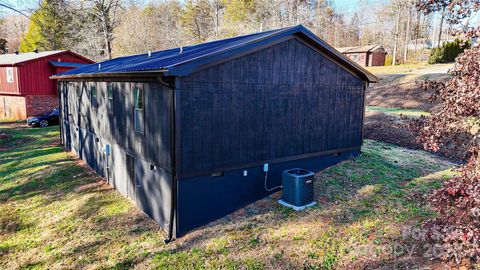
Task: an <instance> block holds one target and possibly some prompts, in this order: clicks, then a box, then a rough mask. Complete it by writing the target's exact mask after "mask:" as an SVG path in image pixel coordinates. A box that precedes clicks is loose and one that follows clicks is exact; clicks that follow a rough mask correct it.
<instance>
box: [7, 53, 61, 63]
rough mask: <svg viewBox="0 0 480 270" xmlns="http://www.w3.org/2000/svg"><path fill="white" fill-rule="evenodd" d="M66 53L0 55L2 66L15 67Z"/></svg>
mask: <svg viewBox="0 0 480 270" xmlns="http://www.w3.org/2000/svg"><path fill="white" fill-rule="evenodd" d="M62 52H66V51H46V52H38V53H35V52H28V53H19V54H15V53H10V54H0V65H15V64H19V63H22V62H26V61H30V60H33V59H37V58H42V57H46V56H50V55H54V54H58V53H62Z"/></svg>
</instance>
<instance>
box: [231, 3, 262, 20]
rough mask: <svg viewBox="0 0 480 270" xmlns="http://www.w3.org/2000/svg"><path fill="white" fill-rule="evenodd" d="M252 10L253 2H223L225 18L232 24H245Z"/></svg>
mask: <svg viewBox="0 0 480 270" xmlns="http://www.w3.org/2000/svg"><path fill="white" fill-rule="evenodd" d="M254 10H255V9H254V1H253V0H227V1H225V18H226V19H227V20H229V21H230V22H232V23H238V22H245V21H246V20H247V18H248V15H249V14H250V13H253V12H254Z"/></svg>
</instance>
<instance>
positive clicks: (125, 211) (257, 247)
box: [0, 124, 453, 269]
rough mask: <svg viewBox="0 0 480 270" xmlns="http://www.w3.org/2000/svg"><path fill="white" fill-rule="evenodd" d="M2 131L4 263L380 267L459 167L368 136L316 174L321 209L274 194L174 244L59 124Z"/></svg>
mask: <svg viewBox="0 0 480 270" xmlns="http://www.w3.org/2000/svg"><path fill="white" fill-rule="evenodd" d="M0 129H1V132H3V133H6V134H9V135H11V137H9V138H7V139H0V148H2V150H1V151H0V213H1V215H0V269H64V268H77V269H83V268H85V269H130V268H133V267H137V268H157V269H334V268H337V269H343V268H346V267H349V268H354V269H356V268H362V267H363V268H372V266H374V265H385V264H387V263H388V261H389V260H391V259H394V258H392V254H387V253H386V252H382V250H384V249H383V248H385V247H388V246H391V245H393V244H396V243H403V240H402V237H401V234H402V228H404V227H405V226H418V225H419V224H420V223H421V222H422V221H423V220H425V219H426V218H428V217H431V216H432V215H433V213H432V211H431V209H429V208H428V206H426V204H425V202H424V200H423V199H422V198H423V195H424V194H426V193H428V192H429V191H430V190H431V189H433V188H436V187H438V186H439V185H440V184H441V183H442V182H443V181H444V180H445V179H448V178H449V177H451V176H452V172H451V171H450V170H449V168H451V167H452V166H453V164H451V163H449V162H446V161H444V160H440V159H438V158H437V157H435V156H432V155H430V154H428V153H426V152H423V151H413V150H407V149H403V148H399V147H396V146H392V145H387V144H383V143H379V142H375V141H366V142H365V145H364V147H363V154H362V155H361V156H360V157H358V158H356V159H355V160H349V161H346V162H343V163H341V164H338V165H336V166H333V167H331V168H329V169H327V170H325V171H323V172H322V173H320V174H319V175H317V184H316V200H317V201H318V202H319V205H318V206H316V207H313V208H310V209H308V210H306V211H302V212H296V211H293V210H291V209H288V208H285V207H283V206H280V205H279V204H278V203H277V202H276V199H274V198H270V197H269V198H266V199H264V200H262V201H259V202H256V203H255V204H252V205H250V206H248V207H247V208H246V209H244V210H242V211H243V212H240V213H235V214H234V215H231V216H229V217H228V218H224V219H221V220H219V221H216V222H214V223H212V224H210V225H208V226H206V227H203V228H200V229H198V230H196V231H194V232H191V233H189V234H188V235H187V236H185V237H183V238H181V239H177V240H176V241H175V242H173V243H172V244H170V245H168V246H165V245H164V244H163V239H164V237H165V233H164V232H163V231H161V230H160V229H159V228H158V226H157V225H156V224H155V223H153V222H152V221H151V220H150V219H148V218H147V217H145V215H144V214H142V213H141V212H140V211H139V210H138V209H137V208H136V207H135V206H134V205H133V203H132V202H131V201H129V200H127V199H125V198H124V197H122V196H120V195H119V194H118V193H117V192H115V191H114V190H113V189H112V188H110V187H109V186H107V185H106V184H103V182H102V181H101V179H99V178H97V177H96V176H95V174H94V173H92V171H91V170H90V169H88V168H86V167H85V166H84V165H83V164H82V163H81V162H78V161H77V160H76V159H75V158H74V157H73V156H72V155H70V154H69V153H66V152H64V151H63V150H62V148H61V147H60V146H58V139H57V137H58V134H59V132H58V127H50V128H45V129H44V128H24V127H22V126H19V125H15V124H13V125H11V124H9V125H0ZM365 246H368V247H371V250H373V251H374V252H375V254H373V255H372V254H371V252H370V253H369V252H364V250H365V249H364V247H365ZM369 250H370V249H369Z"/></svg>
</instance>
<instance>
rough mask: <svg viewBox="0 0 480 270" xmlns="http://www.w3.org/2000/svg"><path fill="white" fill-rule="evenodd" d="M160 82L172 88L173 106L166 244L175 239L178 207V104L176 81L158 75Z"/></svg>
mask: <svg viewBox="0 0 480 270" xmlns="http://www.w3.org/2000/svg"><path fill="white" fill-rule="evenodd" d="M158 79H159V82H160V84H161V85H163V86H165V87H167V88H169V89H170V90H172V106H171V117H170V127H171V129H170V137H171V149H170V159H171V160H170V163H171V164H172V168H171V174H172V188H171V189H170V190H171V194H170V198H171V201H170V220H169V222H168V236H167V238H166V239H165V240H163V242H164V243H165V244H168V243H170V242H172V241H173V240H174V237H173V230H174V228H175V227H174V226H175V223H176V222H175V216H176V215H175V211H176V209H177V180H178V179H177V168H176V162H175V160H176V156H175V154H176V151H175V146H176V142H175V117H176V116H175V110H176V104H175V83H173V84H172V83H167V82H165V81H164V79H163V77H158Z"/></svg>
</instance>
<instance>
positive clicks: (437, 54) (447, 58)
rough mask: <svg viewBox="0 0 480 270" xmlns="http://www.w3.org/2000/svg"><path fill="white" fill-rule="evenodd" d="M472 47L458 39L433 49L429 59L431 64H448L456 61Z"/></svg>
mask: <svg viewBox="0 0 480 270" xmlns="http://www.w3.org/2000/svg"><path fill="white" fill-rule="evenodd" d="M469 47H470V42H463V41H461V40H459V39H456V40H455V41H452V42H446V43H444V44H443V45H442V46H440V47H437V48H433V49H432V51H431V52H430V57H429V58H428V63H429V64H437V63H448V62H453V61H455V58H456V57H457V56H458V55H459V54H461V53H463V52H464V51H465V49H467V48H469Z"/></svg>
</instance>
